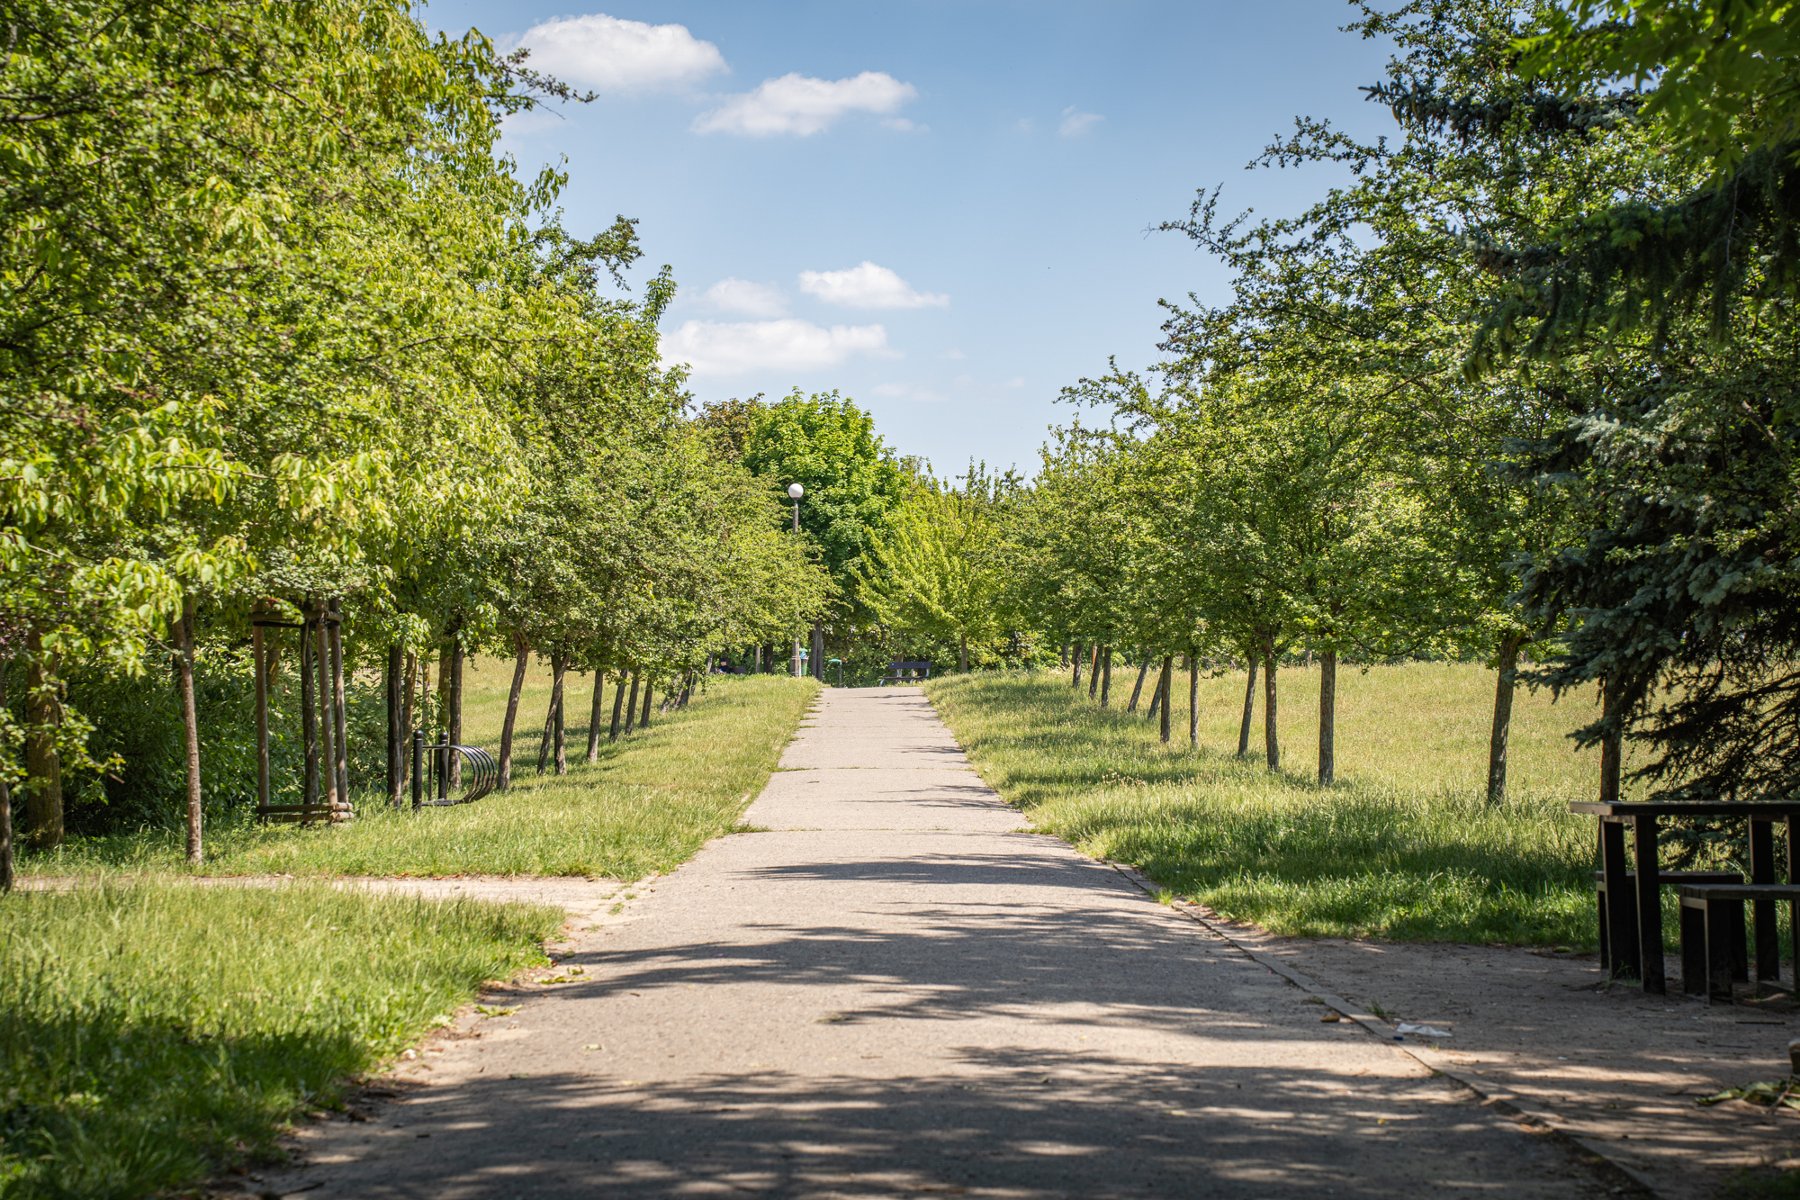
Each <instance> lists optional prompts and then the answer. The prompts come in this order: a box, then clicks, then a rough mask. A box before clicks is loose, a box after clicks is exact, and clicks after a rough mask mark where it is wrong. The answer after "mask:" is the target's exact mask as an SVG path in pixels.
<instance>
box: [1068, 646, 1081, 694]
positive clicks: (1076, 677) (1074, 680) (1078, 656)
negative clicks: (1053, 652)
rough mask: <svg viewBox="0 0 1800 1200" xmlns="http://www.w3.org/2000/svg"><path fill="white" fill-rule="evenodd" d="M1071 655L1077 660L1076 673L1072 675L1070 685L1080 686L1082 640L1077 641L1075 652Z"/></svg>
mask: <svg viewBox="0 0 1800 1200" xmlns="http://www.w3.org/2000/svg"><path fill="white" fill-rule="evenodd" d="M1070 657H1071V658H1073V659H1074V660H1075V673H1074V674H1073V675H1072V676H1070V678H1069V686H1070V687H1075V688H1078V687H1080V686H1081V643H1080V642H1076V643H1075V653H1074V654H1073V655H1071V656H1070Z"/></svg>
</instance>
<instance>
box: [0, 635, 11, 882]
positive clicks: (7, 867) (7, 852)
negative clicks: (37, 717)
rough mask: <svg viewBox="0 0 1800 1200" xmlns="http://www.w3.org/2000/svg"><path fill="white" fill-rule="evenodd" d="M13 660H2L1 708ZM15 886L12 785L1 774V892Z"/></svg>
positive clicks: (0, 682)
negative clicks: (7, 676) (8, 669)
mask: <svg viewBox="0 0 1800 1200" xmlns="http://www.w3.org/2000/svg"><path fill="white" fill-rule="evenodd" d="M11 665H12V664H11V662H8V661H5V660H0V710H4V709H5V708H6V669H7V668H8V667H10V666H11ZM12 887H13V830H12V786H11V785H10V784H8V783H7V782H6V777H5V776H4V775H0V893H5V892H10V891H12Z"/></svg>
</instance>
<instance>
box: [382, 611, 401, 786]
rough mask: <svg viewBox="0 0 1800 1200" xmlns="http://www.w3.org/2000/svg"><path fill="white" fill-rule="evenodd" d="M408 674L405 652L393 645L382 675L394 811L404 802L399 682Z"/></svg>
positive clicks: (388, 783) (396, 643) (388, 773)
mask: <svg viewBox="0 0 1800 1200" xmlns="http://www.w3.org/2000/svg"><path fill="white" fill-rule="evenodd" d="M405 672H406V651H405V649H404V648H403V647H402V646H401V645H400V643H399V642H393V643H390V644H389V646H388V652H387V667H386V669H385V670H384V671H383V672H382V699H383V700H384V701H385V703H386V708H387V780H386V782H387V797H388V803H389V804H391V805H393V806H394V807H395V808H399V807H401V805H402V803H403V802H404V800H405V797H404V795H403V792H404V789H405V786H406V784H405V779H406V768H405V767H404V766H403V765H402V762H403V760H404V759H405V757H406V731H405V729H403V728H402V727H401V725H400V716H401V711H402V709H403V707H404V704H405V701H403V700H402V699H401V698H400V681H401V677H402V676H403V675H404V674H405Z"/></svg>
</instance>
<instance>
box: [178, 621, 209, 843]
mask: <svg viewBox="0 0 1800 1200" xmlns="http://www.w3.org/2000/svg"><path fill="white" fill-rule="evenodd" d="M175 679H176V686H177V687H178V689H179V690H180V693H181V749H182V757H183V759H184V766H185V767H186V769H187V860H188V862H190V863H192V864H194V865H195V866H199V865H200V862H201V860H202V858H203V857H204V849H203V845H202V841H201V820H202V814H203V809H202V807H201V795H200V715H199V710H198V709H196V708H195V706H194V602H193V601H192V600H188V601H186V602H185V603H183V604H182V606H181V617H180V619H179V620H177V621H176V622H175Z"/></svg>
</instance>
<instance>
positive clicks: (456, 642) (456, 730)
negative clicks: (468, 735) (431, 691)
mask: <svg viewBox="0 0 1800 1200" xmlns="http://www.w3.org/2000/svg"><path fill="white" fill-rule="evenodd" d="M445 690H446V691H447V692H448V693H449V696H450V715H449V716H448V717H447V718H446V719H445V726H446V727H447V728H448V729H449V731H450V732H449V737H450V744H451V745H452V746H460V745H462V740H463V726H462V710H463V642H462V633H461V631H458V632H457V633H455V634H452V635H451V642H450V686H449V687H448V688H446V689H445ZM450 786H451V787H461V786H462V755H460V754H455V753H452V754H451V755H450Z"/></svg>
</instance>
